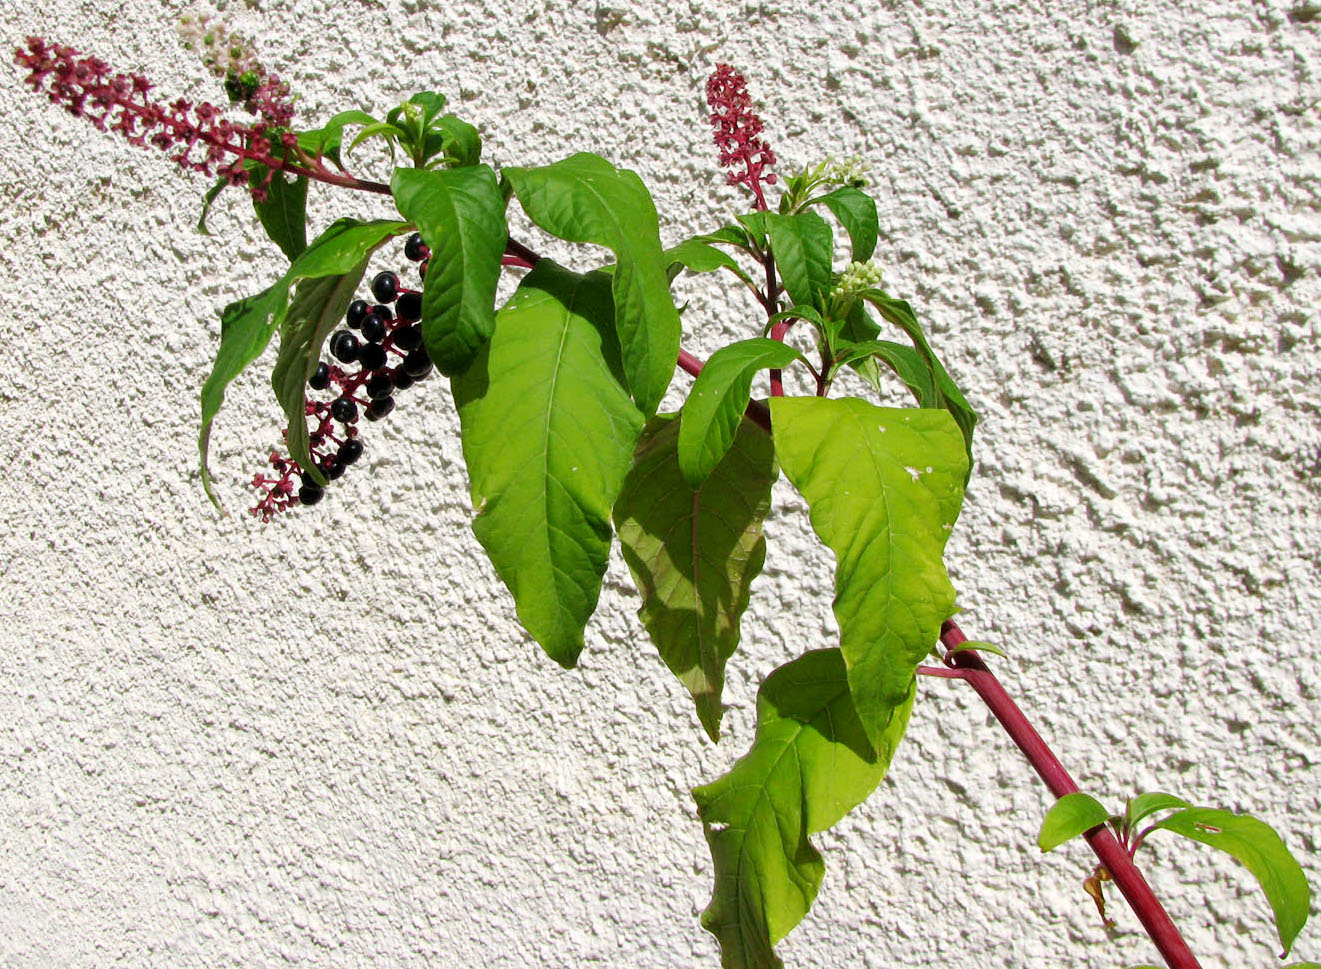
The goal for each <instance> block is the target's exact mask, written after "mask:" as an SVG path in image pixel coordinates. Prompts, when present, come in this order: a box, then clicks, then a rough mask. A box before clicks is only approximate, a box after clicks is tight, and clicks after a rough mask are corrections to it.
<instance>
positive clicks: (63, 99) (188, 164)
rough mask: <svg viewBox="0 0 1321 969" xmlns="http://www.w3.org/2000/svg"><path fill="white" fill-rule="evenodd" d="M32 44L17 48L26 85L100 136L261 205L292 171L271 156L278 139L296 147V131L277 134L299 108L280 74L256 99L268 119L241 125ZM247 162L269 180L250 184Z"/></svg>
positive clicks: (99, 64)
mask: <svg viewBox="0 0 1321 969" xmlns="http://www.w3.org/2000/svg"><path fill="white" fill-rule="evenodd" d="M27 44H28V46H27V49H26V50H24V49H23V48H21V47H20V48H18V49H16V50H15V51H14V63H16V64H18V65H19V66H20V67H25V68H27V70H28V76H27V78H26V81H27V83H28V85H30V86H31V87H32V89H33V90H34V91H45V92H46V94H47V95H49V97H50V99H51V100H52V101H53V102H55V103H56V104H60V105H63V106H64V107H65V108H66V109H67V110H68V111H69V113H70V114H73V115H74V116H76V117H79V118H86V119H87V120H88V121H90V122H92V124H94V125H95V126H96V127H97V128H98V129H100V130H101V131H114V132H117V133H119V134H121V135H123V136H124V137H125V138H127V139H128V141H129V142H130V143H131V144H134V145H138V146H141V147H152V148H159V149H160V150H161V151H169V152H174V154H173V155H172V157H173V158H174V160H175V161H176V162H178V164H179V166H180V167H181V168H183V169H185V170H188V171H197V172H202V173H203V174H206V175H221V176H223V177H225V178H226V179H228V180H229V183H230V184H231V185H239V184H247V185H248V188H249V190H250V191H251V192H252V195H253V197H254V198H256V199H257V200H258V201H263V200H265V198H266V187H267V186H268V185H269V184H270V178H271V176H272V175H273V174H274V172H275V170H276V169H277V168H283V167H285V165H284V163H283V161H282V160H280V159H277V158H274V157H272V155H271V149H272V147H273V145H272V142H271V138H278V139H279V141H280V144H281V145H282V146H283V147H284V148H286V149H287V148H293V147H294V146H295V145H296V144H297V140H296V139H295V138H294V136H293V135H292V134H291V133H289V132H287V131H284V132H281V133H278V134H277V131H276V129H282V128H285V127H286V126H287V125H288V124H289V121H290V120H291V119H292V117H293V108H292V107H291V106H290V105H289V103H288V101H287V100H285V98H287V95H288V89H287V88H286V87H285V85H283V84H281V83H280V81H279V79H278V78H276V77H274V76H272V77H269V78H267V79H266V83H264V84H263V85H262V86H261V87H260V88H259V89H258V90H257V91H256V92H254V95H253V97H252V99H251V107H252V108H253V110H254V111H256V112H257V113H258V114H259V115H260V116H261V118H262V120H261V121H259V122H258V123H257V124H255V125H243V124H235V123H234V122H232V121H227V120H226V119H225V118H224V116H223V115H222V113H221V111H220V109H219V108H217V107H216V106H215V105H212V104H207V103H202V104H198V105H192V104H190V103H189V102H187V101H185V100H183V99H182V98H180V99H179V100H176V101H174V102H173V103H171V104H164V103H160V102H155V101H152V100H150V99H149V98H148V97H147V93H148V92H149V91H150V90H151V88H152V84H151V82H149V81H148V80H147V79H146V78H145V77H143V76H142V75H141V74H112V73H111V72H110V67H109V66H108V65H107V64H106V63H105V62H104V61H102V60H100V59H99V58H97V57H79V56H78V52H77V51H76V50H73V49H72V48H70V47H64V46H62V45H52V44H48V43H46V41H45V40H43V39H42V38H40V37H29V38H28V39H27ZM231 159H232V160H231ZM245 161H254V162H257V163H259V164H262V165H265V166H266V180H265V181H264V182H262V183H261V184H251V183H250V182H249V172H248V170H247V169H246V168H244V164H243V163H244V162H245ZM222 163H223V164H222Z"/></svg>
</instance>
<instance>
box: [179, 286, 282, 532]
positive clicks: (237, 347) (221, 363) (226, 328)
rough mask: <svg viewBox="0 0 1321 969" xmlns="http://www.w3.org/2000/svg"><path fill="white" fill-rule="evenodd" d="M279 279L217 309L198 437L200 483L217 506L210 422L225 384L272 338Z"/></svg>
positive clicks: (216, 410)
mask: <svg viewBox="0 0 1321 969" xmlns="http://www.w3.org/2000/svg"><path fill="white" fill-rule="evenodd" d="M282 282H283V281H281V282H277V283H276V284H275V285H273V286H270V287H269V288H267V289H265V290H263V291H262V292H260V293H258V294H257V295H256V296H248V297H245V298H244V299H241V300H238V301H236V302H233V303H230V304H229V305H228V306H226V307H225V308H224V310H222V311H221V313H220V349H219V350H217V351H216V360H215V363H214V364H213V365H212V367H211V375H210V376H209V377H207V378H206V383H205V384H203V385H202V430H201V433H200V434H199V435H198V439H197V447H198V450H199V451H200V452H201V457H202V487H203V488H205V489H206V493H207V496H208V497H209V498H210V499H211V501H212V503H214V504H215V506H216V507H217V508H219V507H220V498H219V497H218V496H217V495H216V492H215V487H214V484H213V483H212V481H211V469H210V468H209V467H208V466H207V451H208V449H209V447H210V443H211V422H212V421H213V420H215V416H216V414H217V412H219V410H220V405H221V404H223V403H224V402H225V388H226V387H228V386H229V384H230V381H232V380H233V379H234V378H235V377H237V376H238V375H239V374H241V373H242V372H243V371H244V369H245V368H246V367H247V366H248V364H250V363H252V361H254V360H256V359H257V358H258V357H260V356H261V355H262V351H263V350H265V349H266V345H267V344H268V343H270V342H271V334H272V333H274V332H275V329H274V327H272V326H271V324H270V319H271V315H272V313H273V312H274V310H273V307H274V305H275V304H276V302H277V300H278V301H280V302H283V295H282V293H281V292H278V290H279V288H280V286H281V283H282Z"/></svg>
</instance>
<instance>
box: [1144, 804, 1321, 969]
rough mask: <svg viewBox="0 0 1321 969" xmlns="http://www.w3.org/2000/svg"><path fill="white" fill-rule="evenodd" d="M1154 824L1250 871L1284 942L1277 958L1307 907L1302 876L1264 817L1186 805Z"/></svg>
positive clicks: (1308, 895)
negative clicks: (1237, 861)
mask: <svg viewBox="0 0 1321 969" xmlns="http://www.w3.org/2000/svg"><path fill="white" fill-rule="evenodd" d="M1156 827H1158V828H1164V829H1165V830H1167V831H1173V832H1175V833H1176V834H1181V835H1183V836H1184V837H1185V838H1191V839H1192V840H1193V841H1200V842H1201V843H1202V844H1204V845H1210V846H1211V847H1212V848H1216V849H1218V850H1220V851H1223V852H1226V853H1227V854H1230V855H1233V856H1234V857H1235V858H1237V859H1238V860H1239V861H1241V862H1242V863H1243V864H1244V865H1245V866H1246V867H1247V869H1248V871H1250V872H1252V876H1253V877H1254V878H1256V879H1257V883H1258V884H1259V885H1261V890H1262V891H1263V892H1265V894H1266V900H1267V901H1268V902H1269V903H1270V906H1271V911H1272V912H1274V913H1275V931H1276V932H1277V933H1278V934H1279V937H1280V944H1281V945H1282V946H1284V952H1283V954H1282V956H1281V957H1282V958H1283V956H1285V955H1288V954H1289V949H1290V948H1292V946H1293V941H1294V939H1295V938H1297V937H1298V933H1299V932H1301V931H1302V928H1303V923H1305V922H1306V921H1307V914H1308V910H1309V909H1310V907H1311V902H1312V891H1311V889H1310V888H1309V887H1308V884H1307V876H1306V875H1304V874H1303V869H1302V867H1301V866H1300V865H1299V864H1298V862H1297V860H1296V859H1295V858H1294V856H1293V855H1292V854H1291V853H1290V852H1289V849H1288V848H1286V847H1285V845H1284V842H1283V841H1282V840H1281V839H1280V836H1279V835H1278V834H1276V833H1275V829H1274V828H1272V827H1271V826H1270V825H1269V824H1267V823H1266V822H1265V821H1258V820H1257V819H1256V818H1254V817H1251V816H1249V815H1246V814H1234V813H1233V812H1232V811H1221V810H1218V809H1216V808H1188V809H1187V810H1184V811H1179V812H1178V813H1177V814H1172V815H1170V816H1169V817H1168V818H1165V819H1164V820H1162V821H1157V822H1156Z"/></svg>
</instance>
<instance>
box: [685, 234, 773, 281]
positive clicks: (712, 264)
mask: <svg viewBox="0 0 1321 969" xmlns="http://www.w3.org/2000/svg"><path fill="white" fill-rule="evenodd" d="M664 258H665V262H666V264H667V265H669V266H672V265H674V264H675V263H676V262H677V263H680V264H682V265H683V267H684V268H685V269H689V270H691V271H692V272H695V273H709V272H715V270H717V269H728V270H729V271H730V272H732V273H734V275H736V276H738V278H739V279H741V280H743V281H744V282H745V283H747V284H748V285H749V286H751V287H753V289H756V283H754V282H753V281H752V277H751V276H749V275H748V274H747V273H746V272H745V271H744V269H743V267H742V266H740V265H739V264H738V263H737V262H736V261H735V260H734V257H733V256H731V255H730V254H729V253H727V252H725V251H724V250H723V249H717V248H716V247H715V246H713V245H711V244H710V243H708V242H703V241H701V240H700V239H686V240H685V241H683V242H681V243H679V244H678V245H677V246H674V247H673V248H671V249H666V250H665V254H664Z"/></svg>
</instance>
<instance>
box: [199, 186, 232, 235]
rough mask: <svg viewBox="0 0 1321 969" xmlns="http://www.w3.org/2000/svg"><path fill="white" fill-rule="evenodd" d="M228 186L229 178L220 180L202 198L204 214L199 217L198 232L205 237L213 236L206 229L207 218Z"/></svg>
mask: <svg viewBox="0 0 1321 969" xmlns="http://www.w3.org/2000/svg"><path fill="white" fill-rule="evenodd" d="M228 185H229V179H228V178H218V179H216V183H215V184H214V185H212V186H211V187H210V188H209V189H207V191H206V194H205V195H203V196H202V214H201V215H199V216H198V217H197V231H198V232H200V233H202V235H204V236H209V235H210V234H211V230H210V229H208V228H207V227H206V217H207V216H208V215H210V214H211V206H213V205H215V204H216V199H218V198H219V197H220V193H221V192H223V191H224V190H225V188H226V187H227V186H228Z"/></svg>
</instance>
